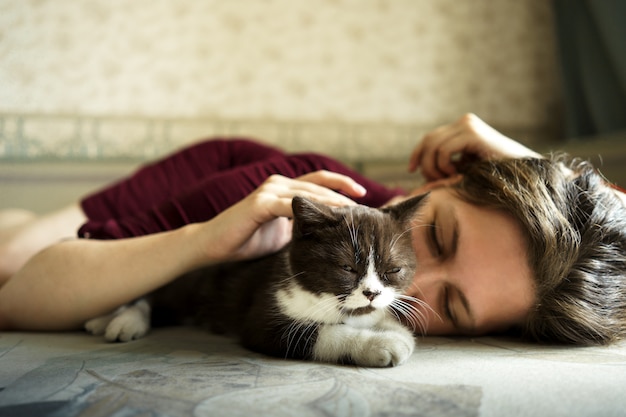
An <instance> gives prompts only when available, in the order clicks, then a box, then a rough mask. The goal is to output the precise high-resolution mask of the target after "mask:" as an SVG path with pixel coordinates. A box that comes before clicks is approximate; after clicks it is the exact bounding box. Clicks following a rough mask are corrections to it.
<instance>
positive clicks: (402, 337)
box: [352, 330, 415, 367]
mask: <svg viewBox="0 0 626 417" xmlns="http://www.w3.org/2000/svg"><path fill="white" fill-rule="evenodd" d="M363 343H364V345H363V346H362V349H355V351H354V352H353V354H352V360H353V362H354V364H355V365H359V366H376V367H387V366H398V365H401V364H402V363H404V362H405V361H406V360H407V359H408V358H409V357H410V356H411V354H413V350H414V349H415V339H414V338H413V336H410V337H407V335H406V334H404V333H402V332H397V331H392V330H387V331H382V332H380V333H374V334H371V335H368V336H367V337H366V338H364V340H363Z"/></svg>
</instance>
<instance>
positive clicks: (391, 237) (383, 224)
mask: <svg viewBox="0 0 626 417" xmlns="http://www.w3.org/2000/svg"><path fill="white" fill-rule="evenodd" d="M422 198H423V197H414V198H412V199H409V200H406V201H404V202H402V203H400V204H398V205H395V206H391V207H388V208H385V209H374V208H370V207H365V206H347V207H329V206H326V205H323V204H319V203H316V202H313V201H310V200H307V199H305V198H301V197H295V198H294V199H293V204H292V206H293V212H294V225H293V240H292V243H291V247H290V264H291V268H292V272H293V273H294V275H295V274H297V275H296V276H295V279H296V280H297V282H298V283H299V285H300V286H301V287H303V289H305V290H307V291H309V292H311V293H313V294H317V295H320V296H322V295H332V296H333V298H334V299H336V300H337V303H338V305H337V308H339V309H340V310H341V311H342V312H343V313H345V314H348V315H352V316H354V315H362V314H367V313H370V312H372V311H375V310H377V309H384V308H387V307H389V306H391V305H392V303H394V300H397V299H398V298H399V297H400V296H401V295H402V294H403V293H404V291H405V290H406V288H407V287H408V286H409V285H410V284H411V281H412V278H413V274H414V271H415V264H416V261H415V254H414V252H413V248H412V244H411V232H410V231H411V219H412V218H413V217H414V214H415V212H416V210H417V209H418V208H419V206H420V204H421V202H422Z"/></svg>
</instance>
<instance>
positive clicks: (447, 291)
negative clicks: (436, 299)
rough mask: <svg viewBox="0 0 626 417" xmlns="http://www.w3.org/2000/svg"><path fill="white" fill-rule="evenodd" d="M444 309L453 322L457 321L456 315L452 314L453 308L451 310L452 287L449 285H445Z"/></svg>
mask: <svg viewBox="0 0 626 417" xmlns="http://www.w3.org/2000/svg"><path fill="white" fill-rule="evenodd" d="M443 310H444V314H445V315H446V317H447V318H448V319H449V320H450V321H451V322H453V323H455V320H454V317H453V316H452V310H450V288H449V287H448V286H446V287H445V289H444V292H443Z"/></svg>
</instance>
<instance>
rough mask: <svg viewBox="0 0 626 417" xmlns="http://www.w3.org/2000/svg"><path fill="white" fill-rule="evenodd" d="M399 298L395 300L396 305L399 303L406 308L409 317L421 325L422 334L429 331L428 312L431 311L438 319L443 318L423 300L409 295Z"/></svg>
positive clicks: (399, 296)
mask: <svg viewBox="0 0 626 417" xmlns="http://www.w3.org/2000/svg"><path fill="white" fill-rule="evenodd" d="M397 297H398V298H397V299H396V300H394V303H397V304H399V305H400V306H402V307H403V308H404V311H406V313H407V314H408V315H410V316H411V317H412V318H414V319H415V320H416V321H417V322H418V323H419V327H420V330H421V332H422V334H425V333H426V330H427V329H426V324H427V315H426V312H427V311H431V312H432V313H433V314H434V315H435V316H437V317H438V318H441V317H440V316H439V314H437V312H436V311H434V310H433V309H432V307H430V305H428V303H426V302H425V301H423V300H420V299H418V298H415V297H411V296H409V295H404V294H401V295H398V296H397ZM407 310H408V311H407ZM405 317H407V319H409V320H410V318H409V317H408V316H405Z"/></svg>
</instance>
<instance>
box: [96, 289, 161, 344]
mask: <svg viewBox="0 0 626 417" xmlns="http://www.w3.org/2000/svg"><path fill="white" fill-rule="evenodd" d="M150 310H151V309H150V304H149V303H148V301H147V300H145V299H143V298H142V299H139V300H137V301H136V302H134V303H132V304H129V305H125V306H122V307H120V308H118V309H117V310H115V311H114V312H113V313H111V314H108V315H106V316H100V317H96V318H93V319H91V320H89V321H87V322H86V323H85V330H87V331H88V332H89V333H91V334H93V335H104V338H105V339H106V340H107V341H108V342H129V341H131V340H135V339H139V338H141V337H143V336H145V334H146V333H148V330H150Z"/></svg>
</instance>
